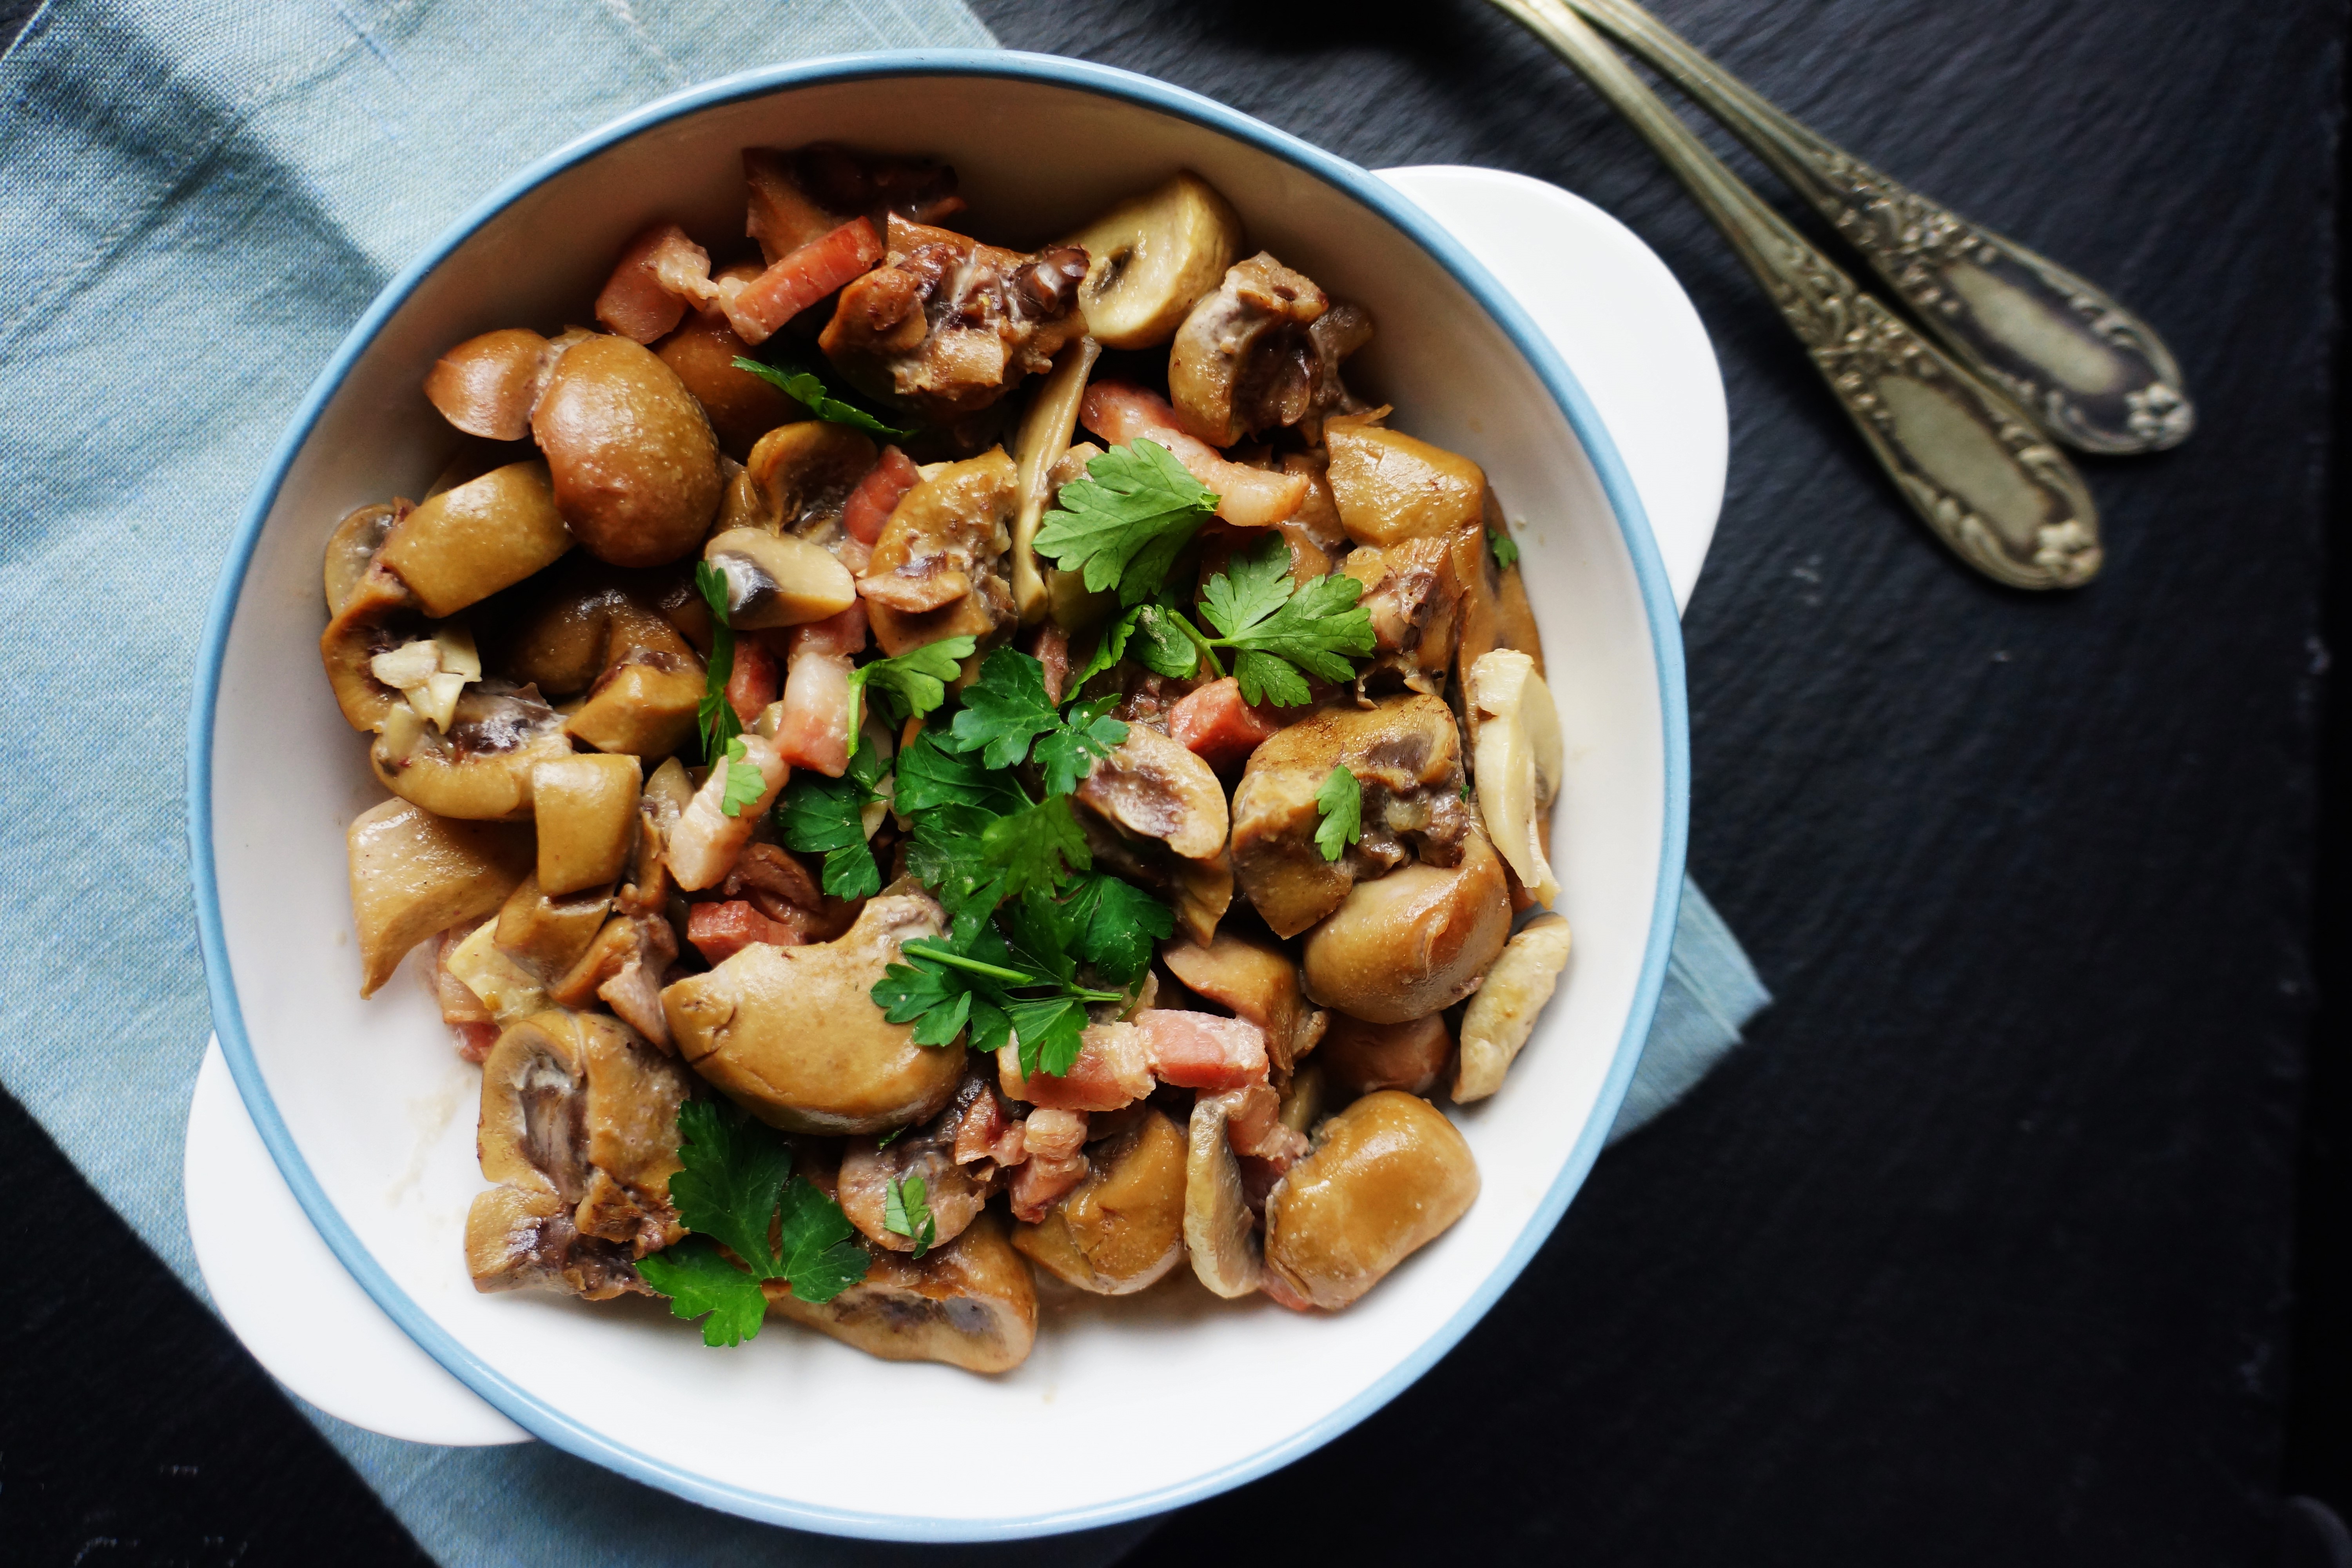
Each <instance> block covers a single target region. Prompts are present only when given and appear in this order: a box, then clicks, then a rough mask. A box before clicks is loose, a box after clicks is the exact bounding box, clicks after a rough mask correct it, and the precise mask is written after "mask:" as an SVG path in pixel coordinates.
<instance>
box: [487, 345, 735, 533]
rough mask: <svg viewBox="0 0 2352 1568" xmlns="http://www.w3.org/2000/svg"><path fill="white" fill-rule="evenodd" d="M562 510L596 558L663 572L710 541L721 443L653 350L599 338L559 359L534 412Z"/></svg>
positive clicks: (682, 385)
mask: <svg viewBox="0 0 2352 1568" xmlns="http://www.w3.org/2000/svg"><path fill="white" fill-rule="evenodd" d="M531 435H532V437H533V438H534V439H536V440H537V441H538V442H539V447H540V450H541V452H543V453H544V454H546V457H547V466H548V470H549V473H550V475H551V479H552V481H553V489H554V496H555V505H556V510H558V511H559V512H560V513H561V514H562V518H563V521H564V522H565V524H566V525H567V526H568V527H569V528H570V529H571V531H572V534H573V535H574V536H575V537H576V538H577V539H578V540H579V541H580V542H581V544H582V545H583V547H585V548H586V549H587V551H588V552H589V553H590V554H592V555H593V556H595V557H596V558H597V559H598V560H600V561H609V562H611V563H614V565H616V566H660V565H663V564H666V563H668V562H672V561H676V560H677V559H678V558H679V557H680V556H682V555H685V554H687V553H688V552H690V551H692V550H693V549H694V548H695V546H697V545H698V544H700V543H701V542H702V535H703V531H704V530H705V529H707V528H708V527H709V523H710V520H711V517H712V516H713V515H714V514H715V513H716V512H717V511H718V510H719V489H720V488H721V484H722V482H723V481H722V479H721V477H720V474H719V441H718V437H715V436H714V435H713V434H712V433H711V429H710V421H709V419H707V418H706V417H704V416H703V412H702V405H700V404H698V403H697V402H696V401H695V400H694V395H693V394H691V393H689V392H688V391H687V389H686V384H685V383H684V382H682V381H680V380H679V379H678V378H677V372H676V371H674V370H672V369H670V367H669V366H667V365H666V364H664V363H662V362H661V361H660V360H659V359H658V358H656V356H655V354H654V353H653V351H652V350H650V349H647V348H646V347H645V346H644V345H643V344H641V343H635V342H630V341H629V340H628V339H626V338H622V337H614V336H610V335H599V336H595V337H592V338H590V339H588V341H586V342H583V343H580V344H579V345H577V346H576V347H574V348H572V350H571V351H570V352H569V353H566V354H564V356H563V357H562V359H560V360H558V361H557V362H556V364H555V369H554V370H553V372H551V374H550V375H549V376H548V381H547V388H546V391H545V392H544V393H543V394H541V397H540V400H539V406H538V408H537V409H536V410H535V411H534V412H533V413H532V415H531Z"/></svg>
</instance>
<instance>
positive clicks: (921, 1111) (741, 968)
mask: <svg viewBox="0 0 2352 1568" xmlns="http://www.w3.org/2000/svg"><path fill="white" fill-rule="evenodd" d="M945 920H946V917H945V916H944V915H943V914H942V913H941V911H940V906H939V905H938V903H937V902H935V901H934V900H931V899H930V898H929V897H928V896H926V895H923V894H910V893H901V894H886V895H884V896H882V897H879V898H876V899H872V900H868V901H867V903H866V908H865V909H864V910H862V911H860V913H859V914H858V917H857V923H856V924H855V925H853V926H852V927H850V929H849V931H848V934H846V935H845V936H844V937H842V938H841V939H840V940H839V941H837V942H817V943H812V944H810V945H808V946H806V947H771V946H769V945H767V944H766V943H764V942H755V943H753V944H752V945H751V946H750V947H747V948H745V949H743V951H742V952H739V953H737V954H736V955H735V956H734V957H732V958H730V959H729V960H728V961H727V962H726V963H722V964H720V965H719V967H717V968H716V969H713V970H711V971H710V972H709V973H707V974H697V975H692V976H689V977H688V978H687V979H684V980H681V981H679V982H677V984H674V985H671V986H669V987H667V989H666V990H664V991H663V993H662V1005H663V1007H664V1009H665V1010H666V1011H667V1013H668V1015H669V1023H670V1036H671V1038H672V1039H674V1040H676V1041H677V1046H678V1049H679V1050H680V1051H681V1052H682V1053H683V1054H684V1055H685V1057H686V1059H687V1060H688V1061H689V1062H691V1063H693V1064H694V1068H695V1070H696V1071H698V1072H699V1073H700V1074H701V1075H702V1076H703V1077H704V1078H706V1079H709V1080H710V1082H712V1083H713V1084H716V1085H717V1086H718V1087H719V1089H723V1090H724V1091H726V1093H727V1094H728V1095H729V1096H730V1098H731V1099H733V1100H737V1101H739V1102H740V1103H741V1104H742V1105H743V1106H744V1107H745V1109H747V1110H750V1111H751V1114H753V1115H754V1116H757V1117H759V1118H760V1119H761V1121H766V1122H768V1123H770V1124H771V1125H772V1126H776V1127H781V1128H782V1129H783V1130H784V1131H787V1132H814V1133H844V1132H881V1131H887V1130H888V1129H890V1128H893V1127H897V1126H901V1125H903V1124H905V1123H907V1122H909V1121H929V1119H930V1118H931V1117H933V1116H935V1115H937V1114H938V1113H939V1110H940V1107H942V1106H943V1105H945V1104H946V1103H947V1101H948V1097H949V1096H950V1095H951V1094H953V1093H954V1092H955V1087H956V1083H957V1080H958V1079H960V1078H961V1076H962V1072H963V1060H962V1058H963V1052H962V1051H961V1050H960V1049H955V1048H940V1047H929V1046H919V1045H916V1044H915V1043H914V1026H912V1025H910V1024H893V1023H891V1022H889V1021H888V1020H887V1019H886V1018H884V1017H883V1016H882V1009H881V1008H879V1007H878V1006H877V1005H875V1003H874V997H873V990H874V985H875V983H876V982H877V981H879V980H880V979H881V978H882V974H883V972H884V971H885V970H886V969H887V968H888V967H889V966H890V965H891V964H892V963H896V962H898V949H899V946H900V944H901V943H903V942H908V941H910V940H912V939H914V938H917V937H936V936H938V935H939V934H940V931H943V930H944V929H945Z"/></svg>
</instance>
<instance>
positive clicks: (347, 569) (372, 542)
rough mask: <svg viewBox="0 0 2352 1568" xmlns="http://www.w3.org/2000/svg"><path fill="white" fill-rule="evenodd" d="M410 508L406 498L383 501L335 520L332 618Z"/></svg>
mask: <svg viewBox="0 0 2352 1568" xmlns="http://www.w3.org/2000/svg"><path fill="white" fill-rule="evenodd" d="M409 510H410V508H409V505H408V503H407V502H406V501H383V502H379V503H377V504H375V505H373V506H363V507H360V508H357V509H355V510H352V511H351V512H349V513H348V514H346V515H345V516H344V518H343V521H341V522H339V523H337V524H335V531H334V532H332V533H331V534H329V535H328V536H327V614H328V616H330V617H333V616H340V615H341V614H342V613H343V606H344V605H346V604H348V603H350V602H351V597H352V590H353V589H355V588H357V587H358V586H359V585H360V579H361V578H362V577H364V576H366V575H367V569H368V566H369V564H370V563H373V561H374V560H375V556H376V552H377V551H379V550H382V549H383V542H384V540H385V539H386V538H387V537H389V536H390V534H391V532H392V530H393V525H394V524H395V523H397V522H398V521H400V520H401V519H402V518H404V517H405V516H407V515H408V513H409Z"/></svg>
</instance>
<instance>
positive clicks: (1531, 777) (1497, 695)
mask: <svg viewBox="0 0 2352 1568" xmlns="http://www.w3.org/2000/svg"><path fill="white" fill-rule="evenodd" d="M1462 703H1463V707H1464V709H1465V710H1466V711H1467V712H1468V713H1469V714H1470V715H1471V716H1472V717H1471V733H1472V734H1473V735H1474V736H1475V741H1474V742H1473V749H1472V757H1473V761H1474V762H1475V778H1476V779H1477V781H1478V810H1479V814H1480V815H1481V816H1484V817H1485V818H1486V834H1487V837H1490V838H1492V839H1493V840H1494V842H1495V851H1496V854H1498V855H1500V856H1502V858H1504V859H1505V860H1506V861H1507V862H1508V863H1509V865H1510V868H1511V869H1512V871H1513V872H1514V873H1516V874H1517V877H1518V879H1519V881H1520V883H1521V885H1523V886H1524V887H1525V888H1526V889H1528V892H1529V893H1530V894H1532V895H1533V896H1534V898H1535V901H1536V902H1537V903H1539V904H1550V903H1552V902H1553V901H1554V900H1557V899H1558V898H1559V879H1558V878H1557V877H1555V876H1553V875H1552V869H1551V860H1550V858H1549V857H1548V856H1547V855H1546V854H1545V853H1544V835H1543V833H1542V831H1541V823H1542V820H1543V818H1544V817H1545V816H1547V815H1549V812H1550V809H1551V803H1552V800H1553V798H1554V797H1555V796H1557V795H1559V775H1560V768H1561V755H1560V738H1559V710H1558V709H1556V708H1555V707H1554V706H1553V705H1552V700H1551V690H1550V689H1549V687H1547V686H1545V685H1544V679H1543V677H1542V676H1540V675H1538V674H1537V673H1536V667H1535V660H1534V659H1532V658H1528V656H1527V655H1526V654H1523V653H1517V652H1514V651H1512V650H1511V649H1508V648H1496V650H1495V651H1494V652H1492V653H1490V654H1487V655H1486V657H1485V658H1481V659H1480V660H1479V661H1478V662H1477V663H1476V664H1475V665H1472V666H1471V667H1470V671H1469V674H1468V675H1467V676H1465V678H1464V680H1463V687H1462Z"/></svg>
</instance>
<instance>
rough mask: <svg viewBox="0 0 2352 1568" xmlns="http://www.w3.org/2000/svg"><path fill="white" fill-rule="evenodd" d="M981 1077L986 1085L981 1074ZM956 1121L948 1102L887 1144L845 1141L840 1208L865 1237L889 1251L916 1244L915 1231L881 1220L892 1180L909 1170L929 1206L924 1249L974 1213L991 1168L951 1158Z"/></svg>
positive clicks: (958, 1231)
mask: <svg viewBox="0 0 2352 1568" xmlns="http://www.w3.org/2000/svg"><path fill="white" fill-rule="evenodd" d="M981 1081H982V1088H983V1089H985V1087H986V1083H985V1080H981ZM958 1124H959V1118H958V1116H957V1114H956V1110H955V1107H954V1106H952V1105H950V1107H949V1108H948V1109H947V1110H943V1111H941V1112H940V1114H939V1115H938V1116H935V1117H933V1118H932V1119H931V1120H930V1121H927V1122H925V1123H924V1124H923V1125H922V1126H921V1127H919V1128H917V1129H916V1130H915V1131H911V1132H908V1133H906V1134H904V1135H903V1136H900V1137H897V1138H894V1139H892V1140H891V1141H890V1142H888V1143H887V1144H886V1143H883V1142H880V1141H878V1140H877V1139H875V1138H872V1137H865V1138H853V1139H851V1140H850V1141H849V1147H848V1148H847V1149H846V1150H845V1151H844V1152H843V1153H842V1156H841V1178H840V1187H839V1193H838V1195H839V1197H840V1200H841V1212H842V1213H844V1214H845V1215H848V1216H849V1223H850V1224H852V1225H854V1226H856V1227H857V1228H858V1229H859V1230H860V1231H861V1232H863V1233H864V1234H865V1237H866V1240H868V1241H870V1242H872V1243H873V1244H874V1245H875V1246H877V1247H887V1248H888V1249H889V1250H890V1251H892V1252H912V1251H914V1250H915V1247H916V1241H917V1238H916V1237H911V1236H901V1235H899V1234H898V1232H897V1231H894V1230H892V1229H891V1228H890V1227H889V1226H888V1225H887V1223H886V1220H887V1216H888V1214H889V1208H890V1188H891V1186H892V1185H893V1184H900V1185H901V1190H904V1188H903V1184H904V1183H905V1182H906V1181H907V1180H908V1177H910V1176H911V1177H915V1178H918V1179H919V1181H920V1183H921V1186H922V1194H923V1199H922V1201H923V1205H924V1206H925V1207H926V1208H928V1209H929V1211H930V1216H931V1223H932V1235H931V1237H930V1239H929V1241H928V1242H927V1243H925V1244H924V1250H925V1251H929V1250H930V1249H931V1248H933V1247H945V1246H946V1245H947V1244H948V1243H950V1242H951V1241H953V1240H954V1239H955V1238H956V1237H959V1236H961V1235H962V1234H963V1232H964V1227H965V1226H969V1225H971V1222H972V1220H973V1218H974V1217H975V1216H977V1215H979V1213H980V1210H981V1205H983V1204H985V1203H986V1202H987V1201H988V1194H990V1193H991V1192H992V1191H994V1190H995V1189H994V1184H993V1182H992V1180H991V1179H990V1177H991V1176H992V1174H993V1173H992V1172H990V1173H982V1172H980V1171H976V1170H974V1169H973V1168H972V1167H971V1166H970V1165H959V1164H958V1163H956V1157H955V1135H956V1128H957V1126H958Z"/></svg>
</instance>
